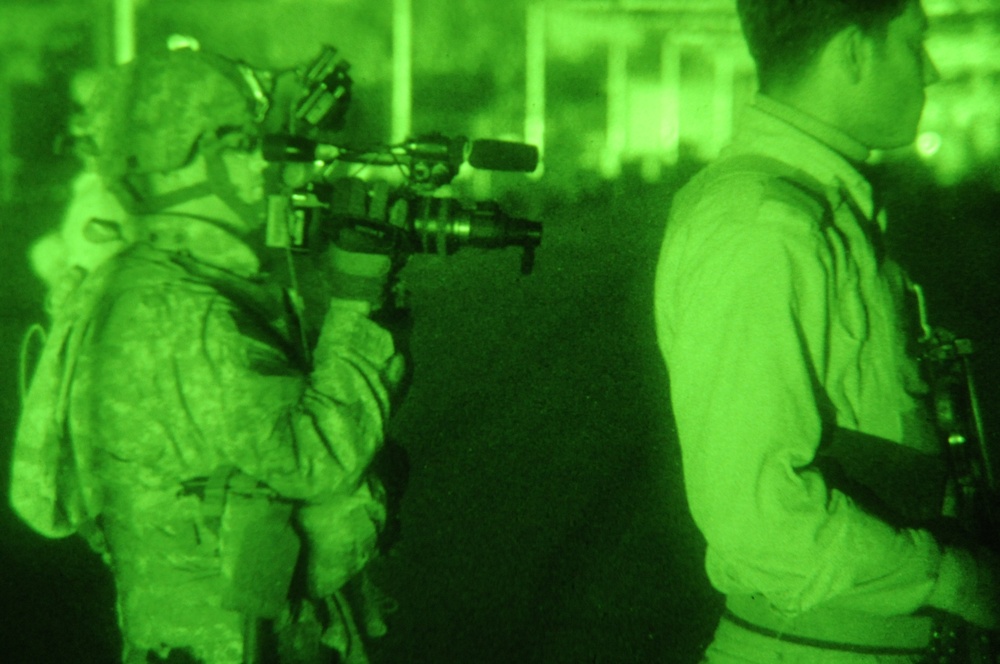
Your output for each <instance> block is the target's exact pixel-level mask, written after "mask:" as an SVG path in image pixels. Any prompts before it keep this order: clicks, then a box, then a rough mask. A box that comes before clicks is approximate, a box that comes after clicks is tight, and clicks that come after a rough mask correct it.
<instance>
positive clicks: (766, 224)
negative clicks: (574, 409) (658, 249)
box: [657, 201, 938, 615]
mask: <svg viewBox="0 0 1000 664" xmlns="http://www.w3.org/2000/svg"><path fill="white" fill-rule="evenodd" d="M751 209H752V208H751ZM669 232H670V231H668V233H669ZM669 237H670V236H668V239H669ZM674 242H676V246H666V247H665V253H664V256H663V258H661V271H660V274H659V276H658V279H659V280H660V281H661V282H664V281H666V282H668V283H659V284H658V288H657V290H658V295H657V298H658V302H657V306H658V308H659V309H660V310H661V311H665V312H667V315H666V317H665V318H666V319H667V320H666V321H664V320H662V319H663V318H664V316H662V315H661V326H663V327H667V328H669V329H668V330H667V331H666V332H661V335H662V336H661V338H665V339H666V343H665V344H664V352H665V357H666V360H667V365H668V369H669V377H670V391H671V400H672V407H673V412H674V416H675V420H676V424H677V430H678V435H679V439H680V443H681V448H682V458H683V464H684V476H685V483H686V490H687V495H688V500H689V504H690V509H691V512H692V515H693V517H694V520H695V522H696V523H697V525H698V526H699V528H700V529H701V531H702V533H703V534H704V535H705V538H706V540H707V543H708V555H707V570H708V573H709V577H710V579H711V581H712V582H713V585H715V586H716V588H717V589H719V590H720V591H721V592H724V593H760V594H763V595H764V596H766V597H767V598H768V599H769V601H770V602H771V603H772V605H773V606H775V608H777V609H779V610H781V611H784V612H787V613H788V614H797V613H800V612H802V611H805V610H808V609H810V608H812V607H814V606H816V605H818V604H820V603H824V602H828V603H836V604H837V605H838V606H841V607H844V608H847V607H850V608H856V609H861V610H867V611H871V612H875V613H881V614H886V615H893V614H905V613H910V612H912V611H914V610H915V609H917V608H918V607H919V606H920V605H921V604H922V603H923V601H924V599H925V598H926V596H927V595H928V593H929V592H930V590H931V587H932V585H933V576H934V573H935V571H936V565H937V560H938V550H937V545H936V543H935V542H934V540H933V538H932V537H931V536H930V535H929V533H926V532H924V531H919V530H897V529H895V528H893V527H891V526H890V525H888V524H886V523H884V522H882V521H880V520H878V519H876V518H874V517H873V516H871V515H869V514H867V513H865V512H864V511H862V510H861V509H860V508H859V507H858V506H857V505H856V504H855V503H854V502H853V501H852V500H851V498H850V497H849V496H846V495H844V494H843V493H841V492H839V491H837V490H833V489H832V488H831V487H829V486H827V484H826V482H825V481H824V478H823V476H822V475H821V474H820V473H819V472H818V471H817V470H815V469H814V468H812V467H811V463H812V461H813V458H814V456H815V454H816V451H817V448H818V446H819V443H820V440H821V436H822V434H823V431H824V422H829V421H830V418H832V417H833V414H832V413H830V412H829V406H828V404H827V403H825V402H824V399H823V398H822V387H821V386H822V385H823V384H824V380H825V378H826V376H825V370H826V363H827V358H828V353H829V335H830V334H831V328H832V327H833V326H835V325H836V324H837V322H836V316H837V315H838V313H837V311H836V307H835V305H833V306H831V303H836V302H837V292H836V288H837V286H836V279H835V275H834V270H835V265H834V262H833V259H832V257H831V254H830V250H829V248H828V245H827V242H828V239H827V238H826V237H825V235H824V233H823V232H822V231H821V230H820V229H818V228H817V227H816V225H815V224H814V223H812V222H811V220H809V219H808V218H805V216H804V215H803V214H802V213H801V212H798V211H796V210H794V209H793V208H791V207H790V206H788V205H786V204H783V203H779V202H768V201H764V202H763V203H761V204H760V206H759V207H758V216H757V218H756V219H744V220H740V221H736V222H731V223H729V222H726V221H725V220H724V219H723V218H721V217H720V218H716V219H714V220H707V221H706V223H705V224H704V226H703V227H701V230H699V232H698V233H697V234H695V233H694V232H691V231H690V229H689V230H688V231H684V232H680V233H676V234H675V235H674ZM664 266H666V269H664ZM664 300H669V301H664Z"/></svg>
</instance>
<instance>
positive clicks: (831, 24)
mask: <svg viewBox="0 0 1000 664" xmlns="http://www.w3.org/2000/svg"><path fill="white" fill-rule="evenodd" d="M912 1H913V0H737V3H736V7H737V11H738V12H739V15H740V25H741V26H742V27H743V36H744V37H745V38H746V41H747V46H748V47H749V48H750V55H751V56H752V57H753V59H754V62H756V64H757V78H758V80H759V82H760V87H761V90H764V91H766V90H767V89H768V88H769V87H771V86H773V85H774V84H785V83H792V82H794V81H795V80H796V79H797V77H798V76H799V75H801V74H802V73H803V71H805V69H806V68H807V67H808V66H809V65H810V64H812V62H813V59H814V58H815V57H816V56H817V55H818V54H819V53H820V51H821V50H822V49H823V47H824V46H825V45H826V44H827V42H829V41H830V39H831V38H833V36H834V35H836V34H837V33H838V32H840V31H841V30H843V29H844V28H846V27H848V26H851V25H857V26H858V27H860V28H861V29H862V30H864V31H865V32H866V33H867V34H869V35H872V36H875V37H877V38H879V39H882V40H884V39H885V37H886V31H887V29H888V26H889V23H891V22H892V21H893V19H895V18H896V17H898V16H899V15H901V14H902V13H903V12H904V11H905V10H906V8H907V6H909V4H910V2H912Z"/></svg>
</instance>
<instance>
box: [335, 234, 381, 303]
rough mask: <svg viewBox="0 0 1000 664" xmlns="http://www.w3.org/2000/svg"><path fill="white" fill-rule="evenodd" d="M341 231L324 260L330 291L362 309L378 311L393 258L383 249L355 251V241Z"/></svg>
mask: <svg viewBox="0 0 1000 664" xmlns="http://www.w3.org/2000/svg"><path fill="white" fill-rule="evenodd" d="M350 233H353V231H342V232H341V233H340V237H338V241H337V242H336V243H334V244H331V245H330V247H329V249H327V253H326V257H325V264H326V273H327V279H328V281H329V285H330V294H331V296H332V297H333V298H335V299H337V300H346V301H349V302H353V303H355V304H356V306H357V308H358V309H361V310H364V312H365V313H370V312H372V311H377V310H379V309H381V308H382V306H383V305H384V304H385V302H386V298H387V296H388V293H389V290H390V287H391V282H392V279H393V273H394V270H393V261H392V258H390V256H388V255H387V254H384V253H369V252H364V251H358V250H357V248H358V247H359V244H360V243H358V242H355V241H353V239H351V240H347V239H345V238H344V236H345V235H348V234H350Z"/></svg>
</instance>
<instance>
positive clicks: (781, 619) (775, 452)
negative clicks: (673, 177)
mask: <svg viewBox="0 0 1000 664" xmlns="http://www.w3.org/2000/svg"><path fill="white" fill-rule="evenodd" d="M738 9H739V15H740V19H741V23H742V26H743V31H744V35H745V37H746V40H747V42H748V44H749V47H750V52H751V54H752V56H753V57H754V59H755V62H756V64H757V70H758V79H759V83H760V93H759V94H758V95H757V97H756V99H755V101H754V103H753V105H752V106H751V107H750V108H749V109H748V110H747V112H746V114H745V117H744V118H743V122H742V125H741V126H740V127H739V128H738V130H737V133H736V135H735V138H734V140H733V142H732V144H731V145H730V146H729V147H728V148H727V149H726V150H725V151H724V152H723V154H722V155H721V157H720V158H719V160H718V161H717V162H716V163H714V164H713V165H711V166H709V167H708V168H707V169H706V170H705V171H703V172H702V173H701V174H699V175H698V176H696V177H695V179H694V180H693V181H692V182H691V183H689V184H688V185H687V186H686V187H685V188H684V189H683V190H682V191H681V192H680V193H679V194H678V196H677V197H676V199H675V201H674V204H673V207H672V210H671V215H670V219H669V221H668V223H667V229H666V234H665V238H664V242H663V246H662V251H661V254H660V261H659V267H658V274H657V281H656V321H657V330H658V335H659V341H660V346H661V350H662V352H663V356H664V359H665V361H666V365H667V368H668V371H669V376H670V392H671V401H672V405H673V412H674V416H675V419H676V424H677V432H678V436H679V440H680V446H681V449H682V456H683V464H684V474H685V486H686V491H687V496H688V500H689V505H690V509H691V512H692V515H693V517H694V520H695V522H696V523H697V525H698V527H699V528H700V530H701V531H702V533H703V534H704V535H705V538H706V540H707V544H708V549H707V555H706V570H707V573H708V576H709V579H710V581H711V582H712V584H713V585H714V587H715V588H717V589H718V590H719V591H720V592H722V593H724V594H725V595H726V610H725V613H724V615H723V619H722V620H721V622H720V624H719V626H718V629H717V631H716V633H715V639H714V642H713V643H712V644H711V646H710V647H709V648H708V650H707V652H706V659H705V660H704V661H707V662H712V663H713V664H714V663H717V662H718V663H724V662H737V661H738V662H755V663H760V664H763V663H770V662H779V661H780V662H786V663H787V662H810V663H813V664H815V663H822V662H842V663H844V664H846V663H848V662H858V663H861V662H876V661H877V662H900V663H902V662H913V661H917V658H918V657H920V656H921V655H922V653H924V651H925V650H926V648H927V647H928V645H929V644H930V642H931V636H932V620H931V618H930V617H929V616H928V615H927V614H926V612H927V610H928V609H937V610H942V611H944V612H948V613H950V614H953V615H956V616H958V617H960V618H962V619H964V620H966V621H968V622H970V623H972V624H975V625H978V626H980V627H983V628H987V629H995V628H996V627H997V625H998V612H997V611H998V609H997V580H996V579H997V576H996V574H997V567H996V563H995V562H994V561H993V560H992V559H991V558H990V556H989V555H987V554H985V553H982V552H977V553H975V554H974V553H973V552H972V550H970V549H967V548H964V547H962V546H960V545H958V544H957V543H952V542H950V541H949V540H946V539H945V538H944V537H943V535H942V534H940V533H938V532H937V531H934V532H932V531H931V530H930V529H928V527H927V524H929V523H930V522H931V521H932V520H933V519H935V518H936V517H937V516H939V515H940V513H941V509H942V506H943V505H944V495H945V490H944V488H945V485H946V482H945V476H946V468H945V467H944V466H945V464H944V462H943V459H942V457H941V455H940V452H941V446H940V444H939V442H938V441H937V439H936V434H935V432H934V431H933V426H932V424H931V419H930V417H929V413H928V411H927V408H926V404H925V403H924V398H925V396H926V393H927V386H926V384H924V383H923V382H922V380H921V378H920V376H919V373H918V371H917V366H916V362H915V360H914V358H913V357H911V356H910V355H909V354H908V353H907V343H906V339H905V332H906V330H907V328H908V325H907V323H908V321H907V320H906V319H905V318H904V315H903V311H904V307H903V304H904V302H905V300H906V296H905V293H906V286H907V285H908V281H907V279H906V277H905V275H904V274H903V272H902V270H901V269H900V268H899V266H898V265H896V264H895V263H893V262H892V261H891V260H890V259H888V258H886V257H885V255H884V251H883V244H882V234H883V231H884V229H885V223H886V218H885V213H884V211H882V210H880V209H879V208H878V206H877V204H876V201H875V200H874V196H873V191H872V187H871V184H870V183H869V181H868V180H867V179H866V177H865V176H864V175H863V172H864V168H865V163H866V162H867V160H868V158H869V155H870V152H871V150H873V149H889V148H897V147H902V146H905V145H908V144H910V143H911V142H912V141H913V140H914V138H915V136H916V131H917V124H918V121H919V118H920V115H921V110H922V107H923V104H924V88H925V86H927V85H930V84H931V83H933V82H934V81H935V80H936V79H937V72H936V70H935V68H934V65H933V63H932V62H931V60H930V58H929V57H928V55H927V53H926V51H925V48H924V38H925V32H926V30H927V27H928V23H927V18H926V16H925V14H924V12H923V10H922V8H921V5H920V3H919V2H918V1H917V0H879V1H870V0H866V1H864V2H861V1H847V0H810V1H808V2H792V1H791V0H779V1H775V0H739V2H738Z"/></svg>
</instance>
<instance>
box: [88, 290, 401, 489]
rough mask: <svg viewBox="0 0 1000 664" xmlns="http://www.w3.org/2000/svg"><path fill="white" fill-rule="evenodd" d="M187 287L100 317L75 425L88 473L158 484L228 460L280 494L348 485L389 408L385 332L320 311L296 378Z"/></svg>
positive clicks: (261, 343)
mask: <svg viewBox="0 0 1000 664" xmlns="http://www.w3.org/2000/svg"><path fill="white" fill-rule="evenodd" d="M199 288H200V287H197V286H192V285H190V284H183V285H177V284H174V285H167V286H158V287H157V288H155V289H139V290H135V291H131V292H129V293H126V294H125V295H123V296H122V297H120V298H118V299H117V300H116V301H115V303H114V304H113V306H112V307H111V308H110V311H109V314H108V316H107V318H106V319H103V320H100V321H98V325H97V326H96V327H98V328H100V329H97V330H95V332H94V337H93V339H94V347H93V349H92V351H91V352H90V359H91V361H90V362H88V363H87V364H86V366H85V367H84V369H85V371H84V372H83V373H84V375H83V380H82V384H81V387H82V389H81V390H79V394H80V396H81V397H82V398H80V399H78V402H80V403H81V404H85V409H86V410H87V411H89V413H90V414H89V415H83V416H81V415H79V414H78V417H77V419H78V420H81V421H84V422H85V423H86V427H85V428H84V429H82V430H81V431H82V432H83V433H85V434H89V435H87V436H85V437H86V439H88V440H93V441H96V442H95V443H94V445H95V446H96V447H97V448H98V449H95V450H94V458H95V470H96V471H97V472H98V473H99V474H102V475H103V476H104V477H105V481H110V482H114V481H120V480H121V479H122V478H126V476H127V475H128V474H130V473H131V474H132V477H131V479H126V481H131V482H140V483H145V484H153V483H157V484H163V483H164V482H167V483H169V482H171V481H179V480H184V479H190V478H192V477H196V476H205V475H207V474H211V472H212V471H213V470H215V469H216V468H218V467H220V466H227V465H229V466H234V467H236V468H238V469H240V470H241V471H243V472H244V473H247V474H248V475H251V476H253V477H255V478H256V479H258V480H260V481H263V482H265V483H266V484H267V485H268V486H270V487H271V488H272V489H274V490H275V491H277V492H278V493H279V494H281V495H283V496H285V497H288V498H292V499H297V500H305V501H310V502H317V503H318V502H324V501H326V500H328V499H330V497H332V496H335V495H337V494H343V493H351V492H353V491H355V490H356V489H357V488H358V487H359V486H360V485H361V483H362V482H363V480H364V479H365V476H366V474H367V472H368V469H369V465H370V463H371V460H372V458H373V456H374V454H375V453H376V452H377V450H378V449H379V448H380V447H381V445H382V442H383V435H384V428H385V423H386V420H387V418H388V414H389V401H390V384H389V381H388V379H387V369H388V366H389V363H390V361H391V360H392V358H393V357H394V354H395V351H394V348H393V342H392V338H391V335H390V334H389V332H387V331H386V330H384V329H383V328H381V327H379V326H378V325H376V324H375V323H373V322H372V321H371V320H369V319H368V318H367V317H366V316H364V315H363V314H361V313H359V312H357V311H356V310H352V309H350V308H347V307H337V306H335V305H332V306H331V308H330V310H329V312H328V313H327V315H326V319H325V322H324V325H323V328H322V331H321V334H320V338H319V341H318V343H317V346H316V348H315V351H314V362H313V366H312V369H311V371H305V370H304V369H302V368H300V367H299V366H297V365H296V363H294V362H293V361H291V359H290V358H289V357H288V356H287V355H286V353H285V352H283V350H282V349H281V345H280V344H277V343H274V342H273V339H269V338H268V337H267V335H266V334H265V335H261V334H253V333H247V330H246V329H241V326H240V325H239V324H238V322H237V321H238V320H239V317H238V316H234V313H235V312H234V308H233V305H232V304H231V303H230V302H229V301H228V300H226V299H225V298H223V297H221V296H219V295H218V294H216V293H214V292H212V291H211V290H210V289H207V288H203V289H202V292H199ZM87 367H89V370H87ZM78 410H82V409H78ZM115 477H117V478H119V479H115Z"/></svg>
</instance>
